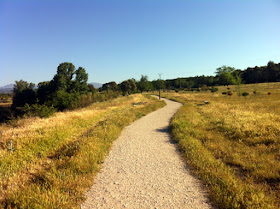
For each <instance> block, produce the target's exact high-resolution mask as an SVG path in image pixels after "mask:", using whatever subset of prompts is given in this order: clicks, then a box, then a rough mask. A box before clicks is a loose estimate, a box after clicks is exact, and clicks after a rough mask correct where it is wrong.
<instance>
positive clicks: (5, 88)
mask: <svg viewBox="0 0 280 209" xmlns="http://www.w3.org/2000/svg"><path fill="white" fill-rule="evenodd" d="M13 88H14V84H8V85H6V86H1V87H0V93H2V94H9V93H12V92H13Z"/></svg>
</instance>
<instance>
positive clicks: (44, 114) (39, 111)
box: [21, 104, 56, 118]
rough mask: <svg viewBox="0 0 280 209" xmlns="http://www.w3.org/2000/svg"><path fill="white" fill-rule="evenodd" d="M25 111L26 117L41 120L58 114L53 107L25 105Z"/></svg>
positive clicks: (23, 108)
mask: <svg viewBox="0 0 280 209" xmlns="http://www.w3.org/2000/svg"><path fill="white" fill-rule="evenodd" d="M21 110H23V111H24V113H25V115H28V116H38V117H40V118H48V117H50V116H51V115H53V114H54V113H55V112H56V109H55V108H54V107H53V106H50V107H49V106H46V105H39V104H33V105H29V104H25V105H24V107H22V108H21Z"/></svg>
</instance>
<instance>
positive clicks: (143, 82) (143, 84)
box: [137, 75, 151, 93]
mask: <svg viewBox="0 0 280 209" xmlns="http://www.w3.org/2000/svg"><path fill="white" fill-rule="evenodd" d="M137 88H138V89H139V90H140V91H141V93H142V92H143V91H149V90H150V89H151V82H150V81H149V80H148V76H147V75H141V79H140V81H139V82H137Z"/></svg>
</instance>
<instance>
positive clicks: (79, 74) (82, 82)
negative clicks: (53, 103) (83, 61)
mask: <svg viewBox="0 0 280 209" xmlns="http://www.w3.org/2000/svg"><path fill="white" fill-rule="evenodd" d="M87 81H88V74H87V73H86V70H85V69H84V68H82V67H79V68H78V70H76V71H75V80H74V81H73V82H72V86H71V87H70V88H71V91H75V92H78V93H79V94H85V93H87V92H88V85H87Z"/></svg>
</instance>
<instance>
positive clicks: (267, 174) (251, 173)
mask: <svg viewBox="0 0 280 209" xmlns="http://www.w3.org/2000/svg"><path fill="white" fill-rule="evenodd" d="M218 89H219V90H218V91H217V92H211V91H209V90H206V91H200V92H195V91H194V92H190V91H179V92H164V93H163V94H162V96H164V97H166V98H169V99H172V100H175V101H179V102H182V103H183V104H184V106H183V107H182V108H181V109H180V110H179V111H178V112H177V114H176V115H175V117H174V118H173V120H172V124H171V130H172V135H173V137H174V140H175V141H177V142H178V143H179V146H180V148H181V149H182V151H183V153H184V156H185V160H186V162H187V164H189V165H190V167H191V170H192V172H193V173H194V174H195V175H196V176H198V178H200V179H201V180H202V181H203V182H204V183H205V184H206V185H207V188H208V189H209V191H210V192H209V194H210V198H211V199H212V201H213V202H214V203H215V204H216V205H217V206H218V208H280V138H279V134H280V83H263V84H251V85H241V86H239V87H238V86H220V87H218ZM229 91H230V92H231V93H230V94H228V92H229ZM222 92H226V93H224V94H222ZM243 92H247V93H249V95H248V94H243V95H244V96H242V93H243ZM239 95H240V96H239ZM245 95H246V96H245Z"/></svg>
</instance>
